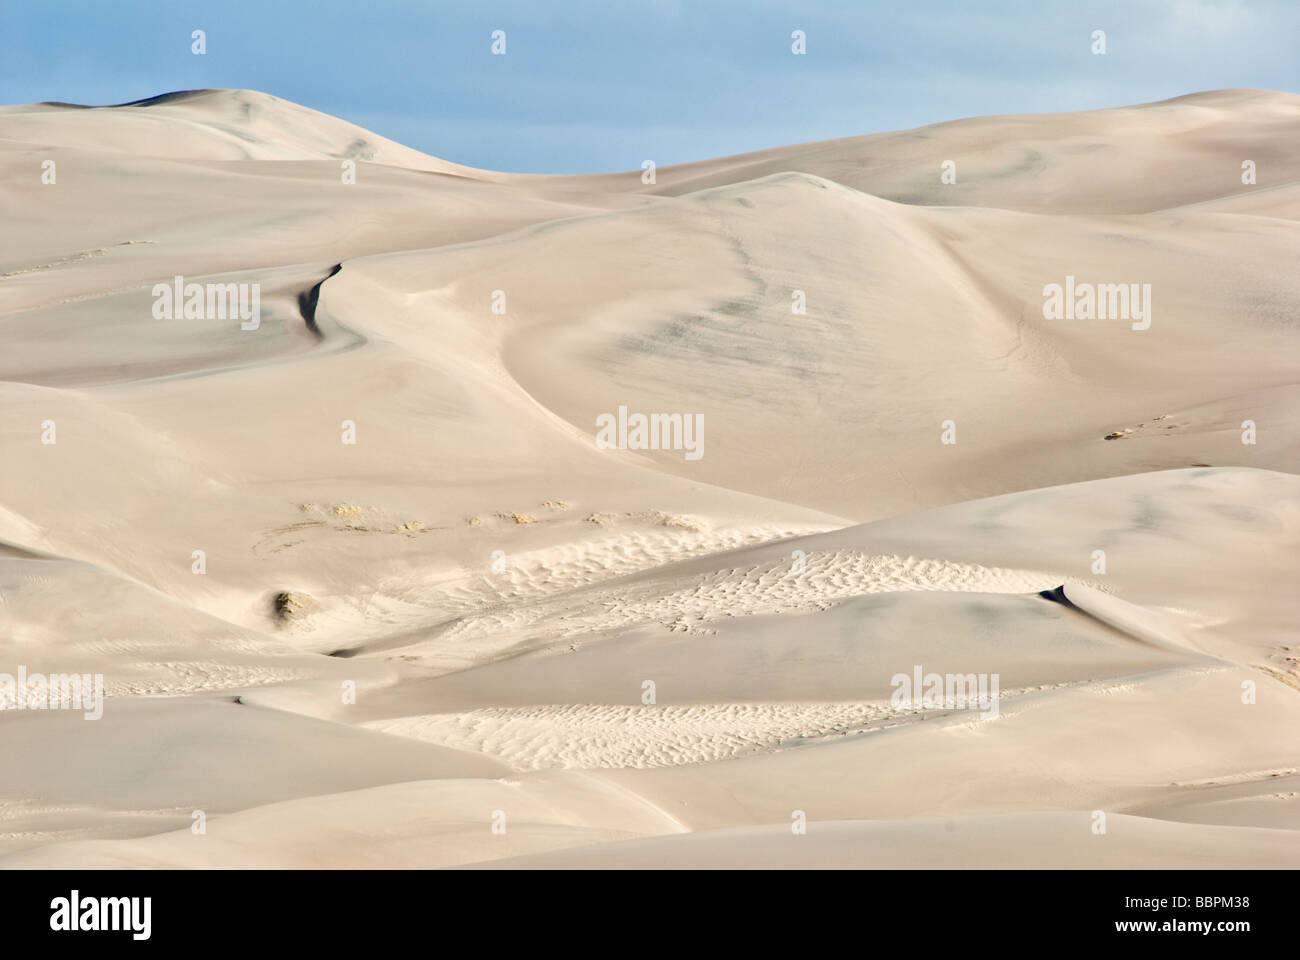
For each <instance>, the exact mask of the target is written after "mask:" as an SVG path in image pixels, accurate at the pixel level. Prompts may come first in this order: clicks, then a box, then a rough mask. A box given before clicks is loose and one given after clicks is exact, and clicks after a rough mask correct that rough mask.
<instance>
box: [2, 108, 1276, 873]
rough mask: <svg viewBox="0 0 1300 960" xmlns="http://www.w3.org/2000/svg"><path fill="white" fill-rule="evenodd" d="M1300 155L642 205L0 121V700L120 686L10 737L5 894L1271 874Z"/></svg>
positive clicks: (290, 149) (92, 115)
mask: <svg viewBox="0 0 1300 960" xmlns="http://www.w3.org/2000/svg"><path fill="white" fill-rule="evenodd" d="M1298 131H1300V97H1296V96H1294V95H1291V94H1284V93H1273V92H1267V91H1250V90H1231V91H1215V92H1210V93H1202V94H1193V95H1190V96H1186V97H1180V98H1177V99H1175V100H1170V101H1164V102H1161V103H1155V104H1144V105H1140V106H1134V107H1124V108H1118V109H1113V110H1100V111H1091V112H1087V113H1079V114H1061V115H1044V116H1030V117H988V118H977V119H968V120H958V121H954V122H952V123H946V124H938V125H935V126H932V127H926V128H922V129H919V130H912V131H903V132H898V133H885V134H873V135H870V136H865V137H856V138H851V139H847V140H837V141H828V142H824V143H815V144H803V145H798V146H791V147H782V148H777V149H773V150H768V151H764V152H762V153H757V154H750V155H746V156H739V157H727V158H721V159H718V160H710V161H705V162H701V163H693V164H685V165H682V166H678V167H663V168H660V169H659V170H658V171H657V178H656V182H655V183H654V184H646V183H643V182H642V179H641V174H640V171H634V172H629V173H626V174H618V175H600V176H572V177H555V176H524V175H515V174H501V173H494V172H491V171H482V170H474V169H470V168H467V167H462V166H458V165H456V164H454V163H451V162H446V161H443V160H441V159H438V158H436V157H431V156H426V155H424V154H421V153H419V152H417V151H414V150H411V149H409V148H406V147H403V146H401V145H399V144H396V143H394V142H392V141H389V140H386V139H384V138H383V137H380V136H378V135H376V134H373V133H371V132H369V131H366V130H363V129H361V128H358V127H355V126H353V125H351V124H348V123H346V122H344V121H342V120H339V119H336V118H333V117H329V116H326V115H324V114H320V113H318V112H316V111H312V110H309V109H307V108H305V107H301V106H298V105H296V104H293V103H290V102H287V101H284V100H280V99H277V98H275V97H272V96H268V95H266V94H262V93H257V92H253V91H237V90H202V91H187V92H180V93H173V94H167V95H164V96H161V97H156V98H153V99H152V100H147V101H141V102H139V103H134V104H126V105H121V106H115V107H94V108H91V107H80V106H73V105H67V104H33V105H28V106H16V107H4V108H0V171H3V173H4V176H3V177H0V203H3V205H4V207H5V210H6V223H7V224H8V225H9V226H10V227H11V229H8V230H6V231H5V232H4V234H3V235H0V339H2V342H3V343H4V344H5V350H4V351H3V352H2V353H0V445H3V452H4V464H5V469H4V470H2V471H0V674H13V673H16V671H17V670H18V668H19V667H20V666H21V667H23V668H24V669H25V670H26V671H28V672H43V673H46V674H58V673H64V672H67V673H77V674H102V676H103V681H104V691H105V694H106V696H107V699H106V701H105V703H104V705H103V717H102V719H99V720H95V721H87V720H85V719H83V717H82V715H81V714H80V713H76V712H68V711H62V710H58V711H55V710H48V711H39V712H38V711H28V710H16V709H3V710H0V754H3V760H4V762H5V768H6V769H7V770H9V771H11V774H12V775H11V776H10V777H9V778H7V780H6V782H5V784H4V785H3V786H0V865H5V866H11V867H41V866H53V865H59V866H96V867H108V866H143V867H163V866H195V867H199V866H203V867H240V866H253V867H290V866H310V867H347V866H402V867H417V866H474V867H480V866H502V867H511V868H533V867H546V866H564V867H593V866H594V867H641V866H650V867H660V866H694V867H718V866H745V867H779V866H799V867H853V866H877V867H897V868H908V867H931V866H957V867H974V866H1000V867H1016V866H1022V867H1023V866H1052V867H1058V866H1059V867H1068V866H1080V867H1123V868H1143V867H1206V866H1222V867H1274V866H1295V865H1297V864H1300V841H1298V840H1297V838H1298V837H1300V833H1298V832H1297V831H1300V800H1297V796H1298V795H1300V794H1298V792H1297V789H1296V784H1297V780H1298V777H1300V775H1298V774H1297V770H1298V769H1300V738H1298V737H1297V733H1296V731H1297V730H1300V640H1298V639H1297V637H1296V632H1295V623H1296V621H1297V618H1298V617H1300V601H1298V600H1297V598H1296V596H1295V591H1294V589H1293V586H1294V580H1295V561H1296V557H1297V555H1298V554H1297V550H1298V549H1300V475H1297V465H1300V413H1297V411H1298V410H1300V405H1298V403H1297V400H1298V399H1300V397H1298V391H1300V384H1298V383H1297V381H1296V377H1295V369H1296V361H1297V359H1300V353H1298V352H1297V347H1296V343H1297V340H1296V335H1297V332H1298V331H1297V317H1300V277H1298V276H1297V273H1296V271H1295V269H1294V266H1295V263H1296V260H1297V255H1300V226H1297V210H1298V207H1297V197H1300V150H1298V149H1297V148H1300V133H1298ZM1244 159H1251V160H1253V161H1254V162H1255V163H1256V165H1257V170H1258V180H1257V183H1256V184H1252V185H1246V184H1243V183H1242V180H1241V162H1242V160H1244ZM47 160H51V161H54V163H55V164H56V168H57V180H56V181H55V182H54V183H42V181H41V175H42V170H43V166H42V165H43V163H44V162H45V161H47ZM945 160H953V161H955V162H956V164H957V182H956V183H954V184H944V183H941V181H940V176H939V174H940V165H941V164H942V163H943V162H944V161H945ZM349 163H351V164H352V165H353V166H352V167H350V166H349ZM349 169H354V170H355V178H356V179H355V183H349V182H346V174H347V171H348V170H349ZM178 275H180V276H182V277H183V278H184V281H185V282H194V283H199V284H204V285H207V284H212V285H221V286H223V287H224V286H225V285H227V284H232V285H234V286H235V287H239V285H241V284H242V285H252V284H256V285H257V290H258V291H259V297H260V300H259V304H260V313H259V315H258V317H257V320H256V323H254V324H252V326H251V328H250V327H245V326H241V318H240V317H238V316H233V315H230V314H224V315H222V316H218V317H211V316H206V315H204V316H194V317H189V318H184V314H183V313H182V314H181V315H180V316H159V315H158V311H157V309H156V308H157V304H158V297H159V294H158V293H157V291H156V285H158V284H162V285H164V286H167V285H170V284H172V283H173V281H174V278H175V277H176V276H178ZM1067 276H1068V277H1070V278H1073V279H1072V280H1071V283H1073V282H1074V280H1078V281H1079V282H1080V283H1091V284H1118V283H1123V284H1130V283H1134V284H1139V285H1142V284H1147V285H1150V289H1151V295H1150V297H1151V298H1150V300H1148V301H1147V304H1146V306H1147V307H1148V308H1149V310H1148V312H1147V314H1146V319H1148V320H1149V321H1150V323H1149V326H1147V327H1145V328H1142V318H1140V317H1139V318H1134V317H1129V316H1116V317H1111V318H1108V319H1077V320H1066V319H1063V318H1062V319H1053V318H1051V317H1049V316H1048V313H1047V312H1046V311H1045V309H1044V287H1045V286H1046V285H1049V284H1054V283H1055V284H1063V283H1065V282H1066V278H1067ZM232 289H233V288H232ZM799 305H802V306H804V307H805V308H806V309H805V310H804V311H803V312H799V311H798V310H797V309H796V307H797V306H799ZM250 323H251V321H250ZM1135 327H1137V328H1135ZM620 407H622V408H626V409H625V412H626V411H631V412H632V413H645V414H652V413H658V414H675V415H678V416H679V417H681V418H694V417H696V416H697V415H698V416H701V417H702V421H701V422H702V423H703V432H702V433H700V434H698V435H697V436H696V438H695V439H696V440H697V441H698V446H697V447H696V448H695V452H697V453H699V456H698V457H696V456H694V455H693V454H692V450H691V448H690V447H688V446H686V445H685V444H677V445H674V446H673V447H672V448H671V449H609V448H607V447H606V446H603V445H602V444H601V443H600V442H598V437H599V436H600V433H599V430H600V422H601V421H600V418H601V417H602V416H606V415H608V416H611V417H613V416H615V415H616V414H617V412H618V411H619V409H620ZM1247 421H1248V422H1249V424H1250V430H1249V431H1248V430H1247V427H1246V422H1247ZM682 422H683V423H685V422H688V421H687V420H686V419H683V420H682ZM689 422H694V421H693V420H690V421H689ZM949 422H950V423H951V429H949V425H948V424H949ZM349 425H350V426H349ZM1248 433H1249V434H1250V436H1249V440H1250V441H1252V442H1243V440H1244V439H1245V438H1246V436H1247V434H1248ZM945 434H951V435H952V436H953V438H954V439H955V441H956V442H953V443H948V442H945ZM349 436H351V437H352V438H353V439H354V440H355V442H348V437H349ZM914 671H915V673H914ZM931 672H937V673H938V674H940V675H943V676H949V677H957V678H958V682H959V683H960V682H962V678H966V677H969V678H970V679H971V681H972V682H973V683H975V684H976V686H975V687H972V688H971V689H972V690H975V689H985V692H986V693H987V696H985V697H983V698H981V699H979V702H978V703H974V702H961V703H954V702H949V701H947V700H940V701H933V702H926V701H924V700H923V699H922V697H921V695H920V692H919V691H918V693H917V697H916V699H915V700H908V701H905V702H899V700H898V696H897V694H898V691H899V689H900V680H899V678H900V677H901V678H903V681H902V682H907V681H909V680H910V678H912V677H913V676H914V675H915V676H924V675H925V674H928V673H931ZM993 678H996V684H997V687H996V690H993V689H989V688H987V687H986V688H979V686H978V684H979V683H992V682H993ZM2 694H3V690H0V695H2ZM196 811H200V812H201V813H202V814H203V818H204V822H205V824H206V827H205V832H195V830H194V829H193V828H192V825H193V822H194V814H195V812H196ZM1099 815H1102V817H1103V820H1104V824H1105V827H1104V829H1102V830H1098V829H1097V825H1098V822H1099V820H1098V816H1099ZM803 821H806V826H807V829H806V832H799V831H798V830H792V824H794V825H795V826H796V827H797V826H799V825H800V823H801V822H803Z"/></svg>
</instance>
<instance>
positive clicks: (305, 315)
mask: <svg viewBox="0 0 1300 960" xmlns="http://www.w3.org/2000/svg"><path fill="white" fill-rule="evenodd" d="M342 269H343V264H341V263H336V264H334V268H333V269H332V270H330V272H329V273H328V274H326V275H325V276H324V277H323V278H322V279H321V281H320V283H318V284H316V285H315V286H314V287H312V288H311V289H310V290H304V291H303V292H302V293H300V294H298V310H299V311H300V312H301V313H302V319H303V321H304V322H305V323H306V324H307V329H308V330H310V331H311V332H312V333H314V334H315V335H316V338H317V339H324V338H325V334H323V333H321V329H320V327H318V326H317V325H316V304H317V303H319V302H320V288H321V285H322V284H324V283H325V281H326V280H328V279H329V278H330V277H332V276H334V274H336V273H338V272H339V271H340V270H342Z"/></svg>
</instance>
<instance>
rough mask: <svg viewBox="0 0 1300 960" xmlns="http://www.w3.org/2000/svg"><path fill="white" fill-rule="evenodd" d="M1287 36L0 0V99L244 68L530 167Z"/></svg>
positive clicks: (1030, 85)
mask: <svg viewBox="0 0 1300 960" xmlns="http://www.w3.org/2000/svg"><path fill="white" fill-rule="evenodd" d="M196 28H201V29H203V30H205V31H206V33H207V53H206V55H204V56H195V55H193V54H192V53H191V52H190V43H191V41H190V33H191V31H192V30H194V29H196ZM496 29H501V30H505V31H506V37H507V48H506V49H507V53H506V55H505V56H493V55H492V53H491V50H490V46H491V38H490V35H491V33H492V31H493V30H496ZM795 29H802V30H804V31H805V32H806V34H807V51H808V52H807V54H806V55H804V56H795V55H793V54H792V53H791V49H790V45H791V39H790V34H791V31H793V30H795ZM1096 29H1102V30H1105V31H1106V40H1107V53H1106V55H1105V56H1094V55H1093V54H1092V53H1091V52H1090V46H1091V42H1092V41H1091V34H1092V31H1093V30H1096ZM1298 51H1300V0H1257V2H1226V0H1225V2H1217V0H1215V2H1211V0H1114V2H1094V0H1062V2H1056V0H1036V2H1032V0H1031V2H1012V0H1001V2H999V0H988V2H976V0H968V2H933V0H930V2H927V0H902V2H894V3H878V2H874V0H858V2H817V0H803V2H791V0H770V2H769V0H744V2H732V0H695V2H686V0H682V2H678V0H647V2H642V3H631V2H624V0H601V2H586V0H583V2H560V0H556V2H546V0H533V2H528V3H523V2H518V3H516V2H493V0H482V2H471V0H464V2H440V0H425V2H407V0H365V2H342V0H310V2H308V0H303V2H285V0H257V2H249V0H224V2H210V0H65V2H59V0H51V2H34V0H0V102H3V103H27V102H31V101H37V100H64V101H71V102H75V103H90V104H108V103H119V102H122V101H126V100H135V99H140V98H143V97H147V96H152V95H154V94H158V93H164V92H168V91H171V90H181V89H189V88H195V87H245V88H251V89H255V90H262V91H265V92H267V93H272V94H275V95H276V96H279V97H283V98H285V99H288V100H294V101H297V102H299V103H303V104H305V105H307V106H310V107H313V108H315V109H317V110H323V111H325V112H326V113H331V114H335V115H337V116H340V117H343V118H345V119H347V120H350V121H352V122H354V123H358V124H361V125H362V126H365V127H369V128H370V129H372V130H374V131H376V132H378V133H381V134H383V135H385V136H388V137H391V138H393V139H395V140H398V141H401V142H402V143H406V144H408V145H410V146H412V147H416V148H417V149H420V150H423V151H425V152H428V153H432V154H435V155H437V156H440V157H444V158H446V159H448V160H453V161H455V162H458V163H465V164H469V165H471V166H476V167H486V168H490V169H496V170H511V171H523V172H535V173H583V172H598V171H612V170H630V169H637V168H639V167H640V165H641V161H642V160H645V159H653V160H655V161H656V162H657V163H659V164H667V163H677V162H682V161H687V160H700V159H705V158H707V157H713V156H721V155H725V154H731V153H740V152H744V151H747V150H757V149H762V148H765V147H774V146H781V145H784V144H788V143H798V142H803V141H808V140H822V139H827V138H830V137H842V136H853V135H856V134H862V133H875V132H878V131H882V130H895V129H902V128H907V127H915V126H920V125H922V124H926V123H934V122H939V121H943V120H952V119H957V118H959V117H967V116H978V115H981V114H997V113H1026V112H1054V111H1062V110H1080V109H1088V108H1094V107H1108V106H1119V105H1123V104H1129V103H1139V102H1143V101H1148V100H1160V99H1164V98H1166V97H1172V96H1178V95H1180V94H1184V93H1191V92H1195V91H1198V90H1210V89H1216V88H1221V87H1260V88H1266V89H1273V90H1286V91H1290V92H1300V54H1298ZM2 136H3V129H2V128H0V137H2Z"/></svg>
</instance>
